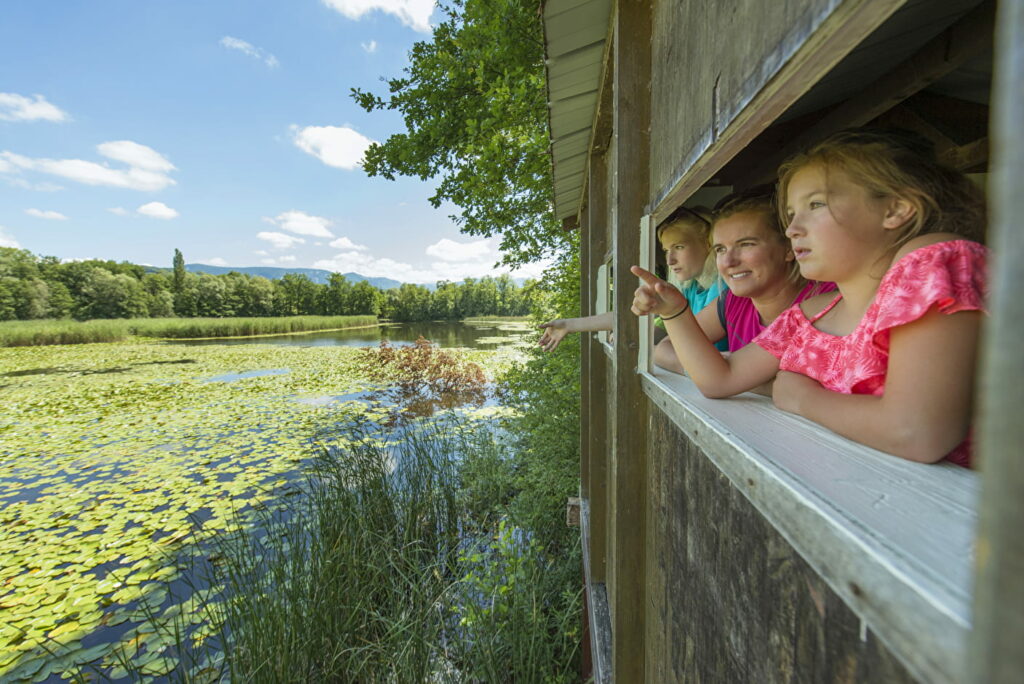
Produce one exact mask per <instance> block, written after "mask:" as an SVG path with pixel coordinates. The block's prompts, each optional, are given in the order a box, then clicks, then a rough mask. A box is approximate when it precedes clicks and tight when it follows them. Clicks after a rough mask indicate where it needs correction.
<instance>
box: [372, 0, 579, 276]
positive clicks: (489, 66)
mask: <svg viewBox="0 0 1024 684" xmlns="http://www.w3.org/2000/svg"><path fill="white" fill-rule="evenodd" d="M441 9H442V10H443V11H444V12H445V13H446V14H447V17H448V18H447V20H446V21H444V22H443V23H441V24H440V25H438V26H437V27H436V28H435V29H434V35H433V39H432V40H431V41H429V42H428V41H421V42H418V43H416V44H415V45H414V46H413V48H412V50H411V52H410V54H409V60H410V65H409V66H408V67H407V68H406V69H405V76H403V77H400V78H392V79H389V80H388V82H387V83H388V91H389V94H388V96H387V97H386V98H381V97H379V96H377V95H374V94H372V93H368V92H364V91H362V90H360V89H358V88H353V89H352V96H353V98H354V99H355V100H356V102H358V103H359V105H360V106H362V107H363V108H364V109H366V111H368V112H373V111H375V110H384V109H389V110H398V111H399V112H400V113H401V114H402V116H403V117H404V120H405V127H406V131H405V132H404V133H396V134H394V135H392V136H390V137H389V138H388V139H387V140H386V141H385V142H384V143H380V144H373V145H371V146H370V147H369V149H367V151H366V156H365V162H364V165H363V168H364V169H365V170H366V172H367V173H368V174H369V175H371V176H383V177H385V178H388V179H394V178H395V176H396V175H404V176H417V177H419V178H422V179H428V178H435V177H440V180H441V182H440V184H439V186H438V189H437V192H436V193H435V194H434V195H433V196H432V197H431V198H430V201H431V203H432V204H433V205H434V206H435V207H437V206H440V205H441V203H442V202H444V201H450V202H453V203H454V204H455V205H457V206H458V207H460V209H461V210H462V213H461V215H459V216H456V217H453V218H454V219H455V220H456V222H458V223H459V224H460V225H461V230H462V232H464V233H468V234H470V235H482V236H487V237H490V236H491V235H494V234H496V233H500V234H501V236H502V240H501V249H502V250H503V251H504V252H505V254H504V257H503V263H506V264H509V265H513V266H516V265H521V264H524V263H527V262H529V261H534V260H536V259H538V258H541V257H543V256H546V255H550V254H553V253H557V252H559V251H561V250H562V249H563V248H564V247H565V242H566V233H565V232H564V231H563V230H561V228H560V226H559V225H558V222H557V221H556V220H555V218H554V215H553V213H552V211H551V187H552V185H551V162H550V159H549V157H548V145H549V139H548V133H547V104H546V89H545V86H544V78H545V76H544V41H543V31H542V26H541V21H540V16H539V14H538V11H537V9H538V8H537V2H536V0H453V2H452V4H451V5H450V6H442V8H441Z"/></svg>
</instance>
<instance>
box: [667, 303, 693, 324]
mask: <svg viewBox="0 0 1024 684" xmlns="http://www.w3.org/2000/svg"><path fill="white" fill-rule="evenodd" d="M689 310H690V302H686V306H684V307H683V308H682V309H680V310H679V311H677V312H676V313H674V314H672V315H671V316H662V317H661V320H663V321H671V320H672V319H673V318H677V317H679V316H682V315H683V314H684V313H686V312H687V311H689Z"/></svg>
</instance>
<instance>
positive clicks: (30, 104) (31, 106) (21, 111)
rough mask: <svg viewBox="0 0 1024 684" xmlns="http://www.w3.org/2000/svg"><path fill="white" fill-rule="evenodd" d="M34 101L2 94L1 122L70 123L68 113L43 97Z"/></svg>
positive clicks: (37, 96) (37, 97) (13, 94)
mask: <svg viewBox="0 0 1024 684" xmlns="http://www.w3.org/2000/svg"><path fill="white" fill-rule="evenodd" d="M34 97H35V99H34V100H33V99H32V98H30V97H25V96H24V95H18V94H17V93H0V121H37V120H39V119H42V120H43V121H58V122H59V121H69V120H70V119H71V117H70V116H68V113H67V112H65V111H64V110H62V109H61V108H60V107H57V106H56V105H53V104H50V103H49V102H47V101H46V98H45V97H43V96H42V95H35V96H34Z"/></svg>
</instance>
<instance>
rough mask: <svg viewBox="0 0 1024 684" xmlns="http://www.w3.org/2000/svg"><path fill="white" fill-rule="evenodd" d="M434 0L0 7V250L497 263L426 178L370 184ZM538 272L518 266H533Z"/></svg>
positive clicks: (203, 0) (125, 1)
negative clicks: (370, 96) (368, 168)
mask: <svg viewBox="0 0 1024 684" xmlns="http://www.w3.org/2000/svg"><path fill="white" fill-rule="evenodd" d="M439 16H440V15H439V13H437V12H436V11H434V7H433V0H4V1H3V3H2V6H0V246H13V247H21V248H24V249H28V250H30V251H32V252H34V253H37V254H45V255H54V256H57V257H60V258H61V259H87V258H103V259H115V260H119V261H120V260H128V261H132V262H135V263H143V264H152V265H157V266H170V264H171V258H172V254H173V251H174V249H175V248H178V249H180V250H181V251H182V253H183V254H184V255H185V259H186V261H188V262H190V263H193V262H198V263H207V264H216V265H222V266H260V265H272V266H282V267H312V268H325V269H329V270H337V271H341V272H347V271H357V272H359V273H362V274H363V275H366V276H386V277H390V278H395V279H397V280H401V281H404V282H433V281H435V280H439V279H452V280H457V279H461V278H464V277H479V276H482V275H489V274H494V273H495V272H496V271H495V270H494V268H493V265H494V262H495V261H496V260H497V259H498V257H499V254H498V252H497V249H496V243H497V241H496V240H481V239H479V238H472V237H469V236H464V235H462V234H460V233H459V232H458V229H457V227H456V226H455V225H454V223H453V222H452V220H451V219H449V218H448V216H449V214H452V213H455V212H454V208H453V207H450V206H449V207H442V208H441V209H438V210H435V209H433V208H432V207H431V206H430V204H429V203H428V202H427V198H428V197H429V196H430V195H431V194H432V192H433V183H430V182H427V183H424V182H421V181H419V180H417V179H400V180H398V181H394V182H391V181H387V180H384V179H381V178H368V177H367V176H366V174H365V173H363V171H362V170H361V169H360V168H359V166H358V160H359V159H360V157H361V156H362V150H363V149H364V148H365V146H366V144H368V141H370V140H384V139H386V138H387V136H388V135H389V134H391V133H394V132H398V131H400V130H401V120H400V118H399V116H398V115H396V114H394V113H392V112H375V113H373V114H368V113H366V112H364V111H363V110H362V109H360V108H359V107H357V106H356V104H355V103H354V102H353V101H352V99H351V98H350V97H349V89H350V88H352V87H361V88H364V89H371V90H374V91H376V92H383V90H384V84H383V83H381V81H380V78H381V77H391V76H398V75H400V73H401V70H402V68H403V67H404V66H405V65H406V63H407V53H408V50H409V48H410V47H411V46H412V44H413V43H414V42H415V41H417V40H424V39H429V35H430V34H429V30H430V29H429V27H430V20H431V18H433V19H434V21H437V20H438V19H439ZM538 270H539V269H536V268H530V269H521V270H520V271H518V272H516V273H515V274H514V275H517V276H533V275H536V274H537V272H538Z"/></svg>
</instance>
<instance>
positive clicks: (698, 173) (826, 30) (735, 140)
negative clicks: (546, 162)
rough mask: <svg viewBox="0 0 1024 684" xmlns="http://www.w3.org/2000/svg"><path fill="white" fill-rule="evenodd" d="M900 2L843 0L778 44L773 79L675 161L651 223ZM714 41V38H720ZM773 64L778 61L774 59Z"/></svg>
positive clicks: (702, 181)
mask: <svg viewBox="0 0 1024 684" xmlns="http://www.w3.org/2000/svg"><path fill="white" fill-rule="evenodd" d="M902 4H903V0H847V1H846V2H843V3H841V4H839V5H838V6H835V5H834V4H830V5H829V6H828V13H827V16H825V17H824V18H823V19H821V20H820V21H816V22H814V25H813V27H812V28H813V32H811V33H810V34H809V35H805V36H804V37H803V40H800V41H799V42H796V43H794V42H793V41H787V42H784V43H782V44H780V45H779V47H778V52H779V56H782V55H784V56H785V57H786V59H785V63H784V64H783V65H782V66H781V67H780V68H779V69H778V70H777V71H776V72H775V75H774V76H772V77H771V78H770V80H768V81H767V82H766V83H765V82H760V83H754V82H752V83H750V84H749V87H750V88H751V89H752V90H751V92H750V93H749V95H748V97H745V98H744V101H746V103H747V104H746V106H745V107H743V109H741V110H740V111H738V112H736V113H735V115H734V116H732V117H731V118H729V119H728V120H724V121H720V123H718V124H716V125H715V126H714V130H715V132H716V135H712V127H711V126H708V127H707V130H706V135H704V136H703V137H701V138H700V140H699V141H697V142H696V143H695V144H694V145H693V147H692V148H691V149H690V151H689V152H688V153H686V154H685V155H684V156H683V158H682V159H680V161H679V164H678V167H677V168H678V169H679V172H678V174H677V177H676V180H674V181H671V182H669V183H666V184H665V185H664V186H662V187H664V189H663V190H662V189H658V190H657V193H658V194H657V195H656V196H655V199H654V201H653V202H652V207H653V208H652V209H651V210H650V213H651V214H653V218H654V222H655V224H658V223H660V222H661V221H663V220H665V218H666V217H667V216H668V215H669V214H670V213H672V211H674V210H675V208H676V207H678V206H679V205H680V204H682V203H683V202H684V201H686V199H687V198H688V197H689V196H690V195H692V194H693V193H694V192H695V191H696V190H697V189H698V188H700V187H701V186H702V185H704V184H705V183H706V182H708V180H710V179H711V178H712V177H713V176H714V175H715V173H717V172H718V170H719V169H720V168H722V166H724V165H725V164H726V162H728V161H729V160H730V159H732V158H733V157H734V156H735V155H736V154H737V153H738V152H739V151H740V150H742V149H743V148H744V147H746V146H747V145H748V144H749V143H750V141H751V140H753V139H754V138H756V137H757V136H758V134H760V133H761V132H762V131H763V130H764V129H765V128H767V127H768V126H769V125H770V124H771V123H772V122H773V121H775V120H776V119H777V118H779V116H780V115H781V114H782V113H783V112H784V111H786V109H788V108H789V107H790V106H791V105H792V104H793V103H794V102H796V101H797V100H798V99H799V98H800V96H801V95H803V94H804V93H806V92H807V91H808V90H809V89H810V88H811V87H812V86H813V85H814V84H815V83H816V82H817V81H818V80H819V79H821V78H822V76H824V75H825V74H827V73H828V72H829V70H830V69H831V68H832V67H833V66H835V65H836V64H837V63H838V62H839V61H840V60H841V59H842V58H843V57H844V56H846V55H847V54H848V53H849V52H850V51H851V50H852V49H853V48H854V47H856V46H857V45H858V44H860V43H861V42H862V41H863V40H864V39H865V38H866V37H867V36H869V35H871V33H872V32H873V31H874V30H875V29H876V28H877V27H878V26H879V25H880V24H881V23H882V22H884V21H885V20H886V19H887V18H888V17H889V16H890V15H891V14H892V13H893V12H894V11H896V10H897V9H898V8H899V7H900V6H901V5H902ZM833 7H834V9H833ZM713 38H714V39H716V40H719V39H720V38H721V36H720V35H714V36H713ZM773 60H774V61H779V60H778V59H774V57H773ZM701 96H703V94H701Z"/></svg>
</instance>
